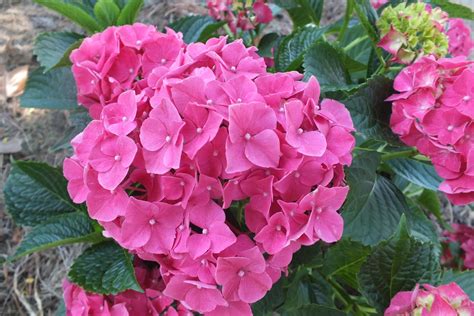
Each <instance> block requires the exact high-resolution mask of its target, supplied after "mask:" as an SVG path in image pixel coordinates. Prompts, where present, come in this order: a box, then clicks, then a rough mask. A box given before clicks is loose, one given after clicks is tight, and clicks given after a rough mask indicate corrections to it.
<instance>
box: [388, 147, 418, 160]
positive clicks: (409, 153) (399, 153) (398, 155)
mask: <svg viewBox="0 0 474 316" xmlns="http://www.w3.org/2000/svg"><path fill="white" fill-rule="evenodd" d="M416 154H418V151H417V150H416V149H409V150H403V151H397V152H394V153H387V154H384V155H382V161H387V160H390V159H395V158H405V157H413V156H415V155H416Z"/></svg>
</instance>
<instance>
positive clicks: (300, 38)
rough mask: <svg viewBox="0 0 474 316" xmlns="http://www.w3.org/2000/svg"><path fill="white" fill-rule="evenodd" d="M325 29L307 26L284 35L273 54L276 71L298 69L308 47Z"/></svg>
mask: <svg viewBox="0 0 474 316" xmlns="http://www.w3.org/2000/svg"><path fill="white" fill-rule="evenodd" d="M325 31H326V28H319V27H316V26H311V25H309V26H307V27H305V28H303V29H301V30H299V31H297V32H295V33H292V34H290V35H288V36H286V37H285V38H284V39H283V40H282V41H281V43H280V45H279V48H278V51H277V54H276V56H275V67H276V69H277V70H278V71H290V70H296V69H298V68H299V67H300V66H301V64H302V62H303V56H304V54H305V53H306V52H307V50H308V48H309V47H310V46H311V45H313V44H314V42H315V41H316V40H318V39H319V38H320V37H321V36H322V35H323V34H324V32H325Z"/></svg>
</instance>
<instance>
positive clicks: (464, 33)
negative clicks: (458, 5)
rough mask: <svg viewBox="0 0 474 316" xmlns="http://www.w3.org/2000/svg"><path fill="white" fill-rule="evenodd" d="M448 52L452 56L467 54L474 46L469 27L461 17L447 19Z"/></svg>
mask: <svg viewBox="0 0 474 316" xmlns="http://www.w3.org/2000/svg"><path fill="white" fill-rule="evenodd" d="M446 34H447V35H448V40H449V48H448V50H449V53H450V54H451V56H453V57H457V56H469V55H470V54H471V51H472V49H473V48H474V41H473V40H472V37H471V28H470V27H469V26H467V25H466V24H465V23H464V21H463V20H462V19H449V20H448V31H447V32H446Z"/></svg>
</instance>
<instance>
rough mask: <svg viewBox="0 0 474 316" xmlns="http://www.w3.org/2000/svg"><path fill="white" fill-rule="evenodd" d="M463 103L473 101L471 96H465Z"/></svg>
mask: <svg viewBox="0 0 474 316" xmlns="http://www.w3.org/2000/svg"><path fill="white" fill-rule="evenodd" d="M462 100H463V101H465V102H467V101H469V100H471V96H469V95H465V96H464V97H463V98H462Z"/></svg>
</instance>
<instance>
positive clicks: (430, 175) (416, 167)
mask: <svg viewBox="0 0 474 316" xmlns="http://www.w3.org/2000/svg"><path fill="white" fill-rule="evenodd" d="M387 164H388V165H389V166H390V167H391V168H392V170H393V171H394V172H395V174H397V175H399V176H400V177H402V178H404V179H406V180H408V181H410V182H412V183H414V184H416V185H418V186H420V187H423V188H425V189H429V190H434V191H436V190H438V187H439V184H440V183H441V181H443V179H441V178H440V177H439V176H438V174H437V173H436V171H435V169H434V167H433V166H432V165H430V164H427V163H424V162H421V161H419V160H415V159H410V158H396V159H390V160H388V161H387Z"/></svg>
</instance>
